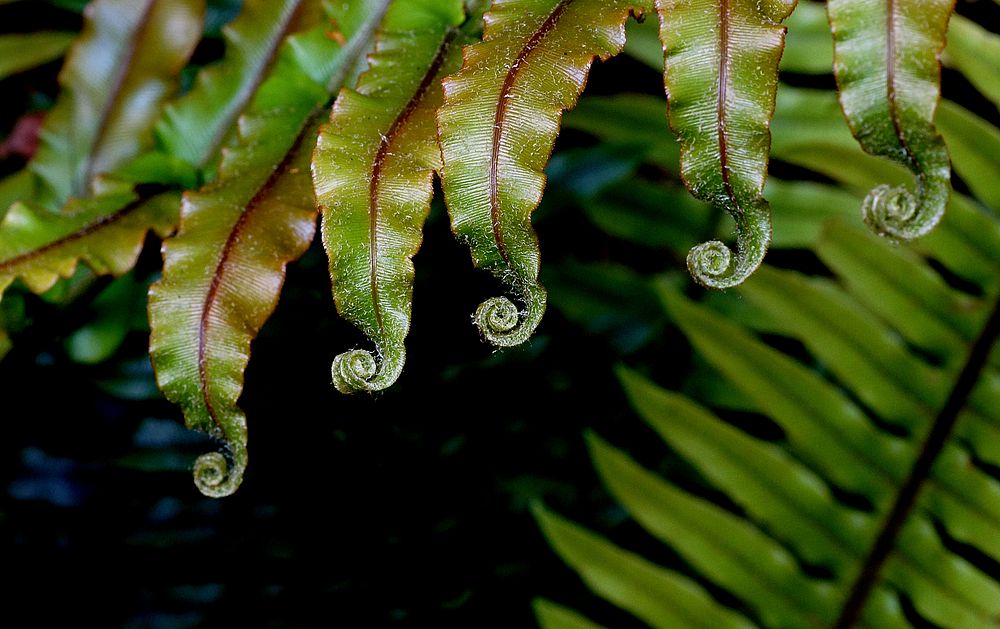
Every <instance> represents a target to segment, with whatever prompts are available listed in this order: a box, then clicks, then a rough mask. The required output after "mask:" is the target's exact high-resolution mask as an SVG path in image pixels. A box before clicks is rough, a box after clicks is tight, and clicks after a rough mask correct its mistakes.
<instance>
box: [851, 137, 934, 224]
mask: <svg viewBox="0 0 1000 629" xmlns="http://www.w3.org/2000/svg"><path fill="white" fill-rule="evenodd" d="M945 159H946V161H945V167H944V169H943V176H940V175H939V176H932V177H925V176H923V175H918V176H917V194H914V193H912V192H910V191H909V190H907V189H906V188H905V187H904V186H889V185H885V184H883V185H880V186H876V187H875V188H874V189H872V191H871V192H869V193H868V196H866V197H865V200H864V202H863V203H862V204H861V215H862V217H863V218H864V220H865V224H866V225H868V227H870V228H871V229H872V231H874V232H875V233H877V234H878V235H880V236H885V237H886V238H889V239H890V240H893V241H904V240H913V239H915V238H919V237H921V236H924V235H926V234H927V233H928V232H930V231H931V230H932V229H934V226H935V225H937V224H938V222H939V221H940V220H941V217H942V216H943V215H944V209H945V206H946V205H947V204H948V196H949V194H950V184H949V176H948V175H949V169H948V166H947V163H948V162H947V155H945ZM939 170H940V169H939Z"/></svg>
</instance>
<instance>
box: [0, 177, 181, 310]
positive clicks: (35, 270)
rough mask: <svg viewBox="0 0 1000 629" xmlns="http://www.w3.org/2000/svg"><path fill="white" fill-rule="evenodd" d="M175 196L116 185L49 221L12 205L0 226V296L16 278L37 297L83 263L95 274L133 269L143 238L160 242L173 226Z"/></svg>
mask: <svg viewBox="0 0 1000 629" xmlns="http://www.w3.org/2000/svg"><path fill="white" fill-rule="evenodd" d="M179 197H180V195H178V194H177V193H171V192H165V191H163V189H162V188H160V187H148V188H143V189H141V191H140V192H139V193H136V192H134V191H133V190H132V186H131V185H128V184H117V185H116V186H115V188H114V189H109V190H106V191H105V192H104V193H102V194H101V195H100V196H97V197H94V198H92V199H75V200H73V201H72V202H70V203H69V204H68V206H67V207H66V208H65V209H64V211H63V214H62V215H60V216H54V215H52V214H51V213H49V212H46V211H45V210H41V209H37V208H32V207H31V206H29V205H26V204H24V203H16V204H15V205H14V206H13V207H12V208H11V209H10V210H9V211H8V212H7V214H6V216H5V217H4V219H3V222H2V223H0V296H2V295H3V292H4V290H6V288H7V287H8V286H10V284H11V282H13V281H14V280H15V279H16V278H21V279H22V280H23V281H24V283H25V284H27V286H28V288H29V289H31V290H32V291H34V292H36V293H41V292H44V291H46V290H48V289H49V288H51V287H52V286H53V285H54V284H55V283H56V281H57V280H58V279H59V278H67V277H70V276H72V275H73V273H74V271H75V270H76V267H77V264H78V262H79V261H80V260H83V261H84V262H85V263H86V264H87V265H88V266H89V267H90V268H91V269H93V270H94V271H95V272H96V273H98V274H111V275H121V274H123V273H125V272H126V271H128V270H129V269H131V268H132V266H133V265H134V264H135V260H136V258H138V257H139V252H140V251H141V250H142V244H143V241H144V240H145V237H146V233H147V232H148V231H149V230H153V231H155V232H156V233H157V234H158V235H159V236H160V237H161V238H162V237H166V236H167V235H169V234H170V232H172V231H173V228H174V225H175V224H176V221H177V205H178V203H179Z"/></svg>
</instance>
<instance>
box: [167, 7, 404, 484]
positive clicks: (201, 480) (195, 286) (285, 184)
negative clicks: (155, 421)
mask: <svg viewBox="0 0 1000 629" xmlns="http://www.w3.org/2000/svg"><path fill="white" fill-rule="evenodd" d="M387 4H388V1H387V0H368V1H366V2H358V3H354V4H353V5H351V6H350V7H349V8H348V11H347V12H346V14H345V15H343V16H339V17H338V23H339V24H340V25H341V27H342V28H343V29H344V31H345V33H346V34H347V36H348V39H347V41H346V44H345V45H344V46H343V47H341V46H340V45H339V44H337V43H336V42H335V41H333V40H332V39H330V38H328V37H326V35H325V28H324V27H319V28H316V29H314V30H312V31H310V32H308V33H305V34H302V35H295V36H293V37H291V38H290V39H289V40H288V43H287V44H286V45H285V46H284V47H283V48H282V51H281V53H280V56H279V59H278V61H277V64H276V66H275V69H274V71H273V72H272V74H271V75H270V76H269V78H268V79H267V80H266V81H265V83H264V84H263V85H262V86H261V89H260V91H259V93H258V95H257V96H256V98H255V99H254V101H253V103H252V105H251V106H250V109H249V110H248V112H247V113H246V114H244V116H243V117H242V118H241V119H240V124H239V129H240V133H239V137H238V142H237V143H236V144H235V145H234V146H233V147H232V148H231V149H227V150H226V151H225V152H224V156H223V161H222V165H221V168H220V172H219V176H218V179H217V180H216V181H215V183H213V184H211V185H209V186H207V187H205V188H203V189H202V190H199V191H197V192H193V193H188V194H187V195H185V198H184V203H183V207H182V210H181V225H180V229H179V232H178V234H177V236H176V237H175V238H172V239H170V240H168V241H167V242H166V243H164V248H163V251H164V271H163V279H162V280H160V281H159V282H158V283H156V284H155V285H154V286H153V287H152V289H151V291H150V305H149V311H150V323H151V328H152V336H151V339H150V354H151V356H152V360H153V367H154V368H155V370H156V376H157V382H158V383H159V385H160V388H161V389H163V392H164V393H165V394H166V396H167V398H168V399H170V400H171V401H173V402H175V403H177V404H179V405H180V406H181V407H182V408H183V410H184V417H185V420H186V421H187V424H188V426H189V427H191V428H193V429H197V430H202V431H205V432H208V433H209V434H211V435H213V436H214V437H216V438H218V439H219V440H221V441H222V442H223V449H222V452H213V453H210V454H205V455H203V456H201V457H200V458H199V459H198V461H197V462H196V463H195V470H194V475H195V483H196V484H197V486H198V488H199V489H200V490H201V491H202V493H204V494H206V495H208V496H213V497H220V496H226V495H229V494H231V493H232V492H234V491H235V490H236V488H237V487H238V486H239V484H240V482H241V480H242V478H243V471H244V469H245V468H246V463H247V450H246V443H247V427H246V417H245V415H244V414H243V411H242V410H240V408H239V406H238V405H237V400H238V398H239V396H240V393H241V391H242V389H243V371H244V369H245V368H246V365H247V362H248V361H249V359H250V343H251V341H252V340H253V338H254V337H255V336H256V335H257V332H258V331H259V330H260V328H261V326H262V325H263V324H264V322H265V321H266V320H267V318H268V317H269V316H270V314H271V312H272V311H273V310H274V307H275V305H276V304H277V300H278V296H279V293H280V290H281V285H282V283H283V281H284V277H285V265H286V264H287V263H288V262H290V261H292V260H294V259H296V258H298V257H299V256H300V255H301V254H302V253H303V252H304V251H305V249H306V248H307V247H308V246H309V242H310V241H311V240H312V236H313V232H314V229H315V220H316V205H315V199H314V196H313V192H312V185H311V182H310V177H309V158H310V155H311V153H312V149H313V140H314V138H315V137H316V133H317V130H318V128H319V124H320V121H321V119H322V117H323V114H325V113H326V108H327V106H328V105H327V103H328V102H329V100H330V95H331V94H332V93H334V92H335V91H336V90H337V89H339V88H340V84H341V82H342V81H343V80H344V78H345V77H346V76H348V75H349V74H350V73H351V72H352V68H353V66H354V65H355V62H356V61H357V60H358V58H359V57H360V56H361V55H362V53H363V52H364V51H365V50H366V49H367V47H368V45H369V42H370V40H371V37H372V33H373V31H374V28H375V26H376V25H377V24H378V22H379V20H380V18H381V16H382V14H383V13H384V11H385V7H386V5H387Z"/></svg>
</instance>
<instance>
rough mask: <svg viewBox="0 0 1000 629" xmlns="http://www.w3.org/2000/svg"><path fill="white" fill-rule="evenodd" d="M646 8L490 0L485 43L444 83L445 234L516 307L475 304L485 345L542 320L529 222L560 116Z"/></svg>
mask: <svg viewBox="0 0 1000 629" xmlns="http://www.w3.org/2000/svg"><path fill="white" fill-rule="evenodd" d="M647 4H648V3H647V2H645V1H640V0H498V1H496V2H494V3H493V6H492V8H491V10H490V12H489V13H487V14H486V20H485V32H484V35H483V40H484V41H483V42H482V43H480V44H476V45H474V46H472V47H469V48H467V49H466V51H465V63H464V65H463V67H462V70H461V71H460V72H458V73H457V74H455V75H453V76H451V77H449V78H447V79H446V80H445V81H444V92H445V102H444V105H443V106H442V107H441V109H440V110H439V111H438V126H439V130H440V141H441V152H442V156H443V158H444V168H443V170H442V172H441V183H442V187H443V188H444V193H445V198H446V200H447V203H448V210H449V212H450V213H451V219H452V227H453V229H454V231H455V234H456V236H457V237H458V238H459V240H461V241H463V242H465V243H466V244H468V245H469V247H470V249H471V251H472V259H473V262H474V263H475V264H476V266H477V267H480V268H485V269H487V270H489V271H490V272H491V273H492V274H493V275H494V276H496V277H497V278H498V279H500V280H501V281H502V282H503V283H504V284H506V285H507V286H508V287H509V288H510V290H511V291H513V293H514V297H515V299H516V300H517V301H519V302H521V303H522V304H523V307H524V309H523V311H522V310H521V308H519V307H518V306H517V305H515V303H514V302H512V301H511V300H510V299H508V298H506V297H496V298H492V299H489V300H487V301H486V302H484V303H483V304H481V305H480V306H479V308H478V309H477V310H476V315H475V321H476V324H477V325H478V326H479V329H480V331H481V333H482V334H483V336H484V337H485V338H486V339H487V340H488V341H489V342H491V343H493V344H494V345H499V346H512V345H518V344H520V343H523V342H524V341H525V340H527V339H528V338H529V337H530V336H531V334H532V332H533V331H534V330H535V328H536V327H537V326H538V323H539V322H540V321H541V318H542V315H543V314H544V311H545V302H546V294H545V289H544V288H542V286H541V285H540V284H539V283H538V268H539V251H538V242H537V238H536V236H535V233H534V231H533V230H532V228H531V222H530V215H531V212H532V211H533V210H534V209H535V208H536V207H537V206H538V203H539V201H540V200H541V196H542V189H543V188H544V185H545V177H544V175H543V172H542V171H543V169H544V167H545V163H546V162H547V161H548V157H549V155H550V153H551V151H552V146H553V143H554V142H555V138H556V134H557V133H558V129H559V120H560V117H561V113H562V111H563V110H565V109H568V108H571V107H572V106H573V105H574V104H575V103H576V100H577V98H578V97H579V95H580V92H581V91H582V90H583V86H584V82H585V81H586V78H587V73H588V71H589V69H590V64H591V63H592V61H593V59H594V57H600V58H601V59H607V58H608V57H611V56H613V55H616V54H618V53H619V52H621V50H622V47H623V46H624V44H625V22H626V20H627V18H628V16H629V14H634V15H640V14H642V13H643V12H644V11H645V10H648V6H647ZM500 77H502V79H500V80H498V79H499V78H500Z"/></svg>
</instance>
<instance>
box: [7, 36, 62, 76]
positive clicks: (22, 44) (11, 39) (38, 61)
mask: <svg viewBox="0 0 1000 629" xmlns="http://www.w3.org/2000/svg"><path fill="white" fill-rule="evenodd" d="M75 38H76V36H75V35H74V34H73V33H58V32H40V33H26V34H19V33H18V34H11V35H2V36H0V79H4V78H6V77H8V76H10V75H12V74H17V73H18V72H23V71H25V70H29V69H31V68H34V67H35V66H40V65H42V64H45V63H48V62H50V61H54V60H56V59H58V58H59V57H61V56H63V53H65V52H66V49H67V48H69V46H70V44H72V43H73V40H74V39H75Z"/></svg>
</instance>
